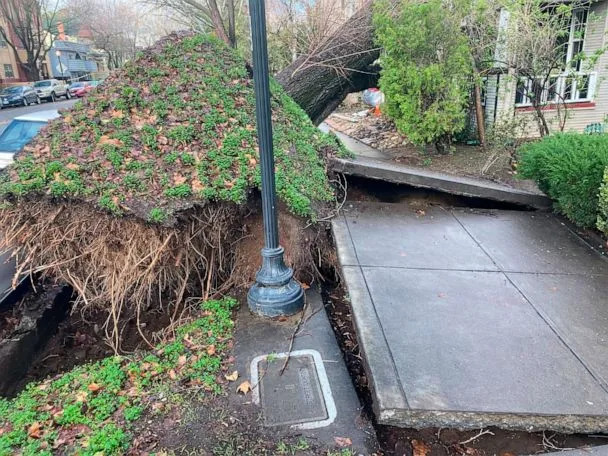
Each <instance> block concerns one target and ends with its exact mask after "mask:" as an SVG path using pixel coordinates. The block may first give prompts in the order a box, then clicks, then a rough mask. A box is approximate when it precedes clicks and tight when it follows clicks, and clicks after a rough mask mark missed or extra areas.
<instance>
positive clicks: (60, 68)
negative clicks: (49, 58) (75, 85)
mask: <svg viewBox="0 0 608 456" xmlns="http://www.w3.org/2000/svg"><path fill="white" fill-rule="evenodd" d="M55 55H56V56H57V60H59V71H61V77H62V78H63V62H62V61H61V51H60V50H57V51H55Z"/></svg>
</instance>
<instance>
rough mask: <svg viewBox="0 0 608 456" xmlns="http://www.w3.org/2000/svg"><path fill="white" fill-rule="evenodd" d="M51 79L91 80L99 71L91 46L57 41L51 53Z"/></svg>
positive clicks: (49, 54)
mask: <svg viewBox="0 0 608 456" xmlns="http://www.w3.org/2000/svg"><path fill="white" fill-rule="evenodd" d="M48 56H49V61H50V72H51V77H53V78H57V79H69V80H80V79H85V80H88V79H91V74H92V73H96V72H97V71H98V66H97V62H96V60H95V59H94V58H93V56H92V49H91V46H90V45H88V44H85V43H76V42H72V41H67V40H55V41H54V43H53V47H52V48H51V49H50V51H49V53H48Z"/></svg>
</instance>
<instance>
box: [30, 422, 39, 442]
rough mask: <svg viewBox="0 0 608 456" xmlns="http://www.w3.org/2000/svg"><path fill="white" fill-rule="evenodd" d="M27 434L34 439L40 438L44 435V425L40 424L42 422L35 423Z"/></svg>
mask: <svg viewBox="0 0 608 456" xmlns="http://www.w3.org/2000/svg"><path fill="white" fill-rule="evenodd" d="M27 436H28V437H30V438H32V439H39V438H40V437H41V436H42V426H41V425H40V423H38V422H36V423H33V424H32V425H31V426H30V427H29V428H28V429H27Z"/></svg>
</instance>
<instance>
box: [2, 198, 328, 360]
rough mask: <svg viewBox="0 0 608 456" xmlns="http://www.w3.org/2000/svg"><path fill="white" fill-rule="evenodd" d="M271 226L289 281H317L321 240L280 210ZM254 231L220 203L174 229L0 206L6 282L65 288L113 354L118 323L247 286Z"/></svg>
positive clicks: (238, 212) (53, 207)
mask: <svg viewBox="0 0 608 456" xmlns="http://www.w3.org/2000/svg"><path fill="white" fill-rule="evenodd" d="M249 206H250V207H253V206H254V204H251V205H249ZM280 220H281V222H282V223H281V225H280V237H281V242H282V243H283V244H284V245H285V246H286V247H287V252H286V261H287V263H288V264H289V265H290V266H292V267H293V268H294V270H295V272H296V277H297V278H298V279H299V280H301V281H302V282H306V283H310V282H311V281H314V280H315V279H318V278H319V277H320V276H321V272H320V270H321V268H322V267H323V266H324V265H327V264H330V265H333V264H334V263H335V260H334V258H333V256H332V250H331V249H330V248H329V245H328V237H327V233H326V232H325V230H323V229H319V228H318V227H317V226H308V227H306V226H305V225H304V223H305V222H304V220H303V219H301V218H299V217H294V216H292V215H290V214H287V213H284V212H283V213H281V215H280ZM262 230H263V225H262V222H261V216H260V214H259V213H257V212H255V210H253V211H252V210H250V209H249V208H248V207H247V206H237V205H235V204H225V203H224V204H209V205H207V206H204V207H195V208H192V209H190V210H188V211H187V212H186V213H183V214H180V218H179V222H178V223H177V224H176V225H175V226H174V227H163V226H160V225H156V224H151V223H146V222H142V221H141V220H139V219H136V218H133V217H130V218H127V217H122V218H121V217H114V216H111V215H109V214H106V213H103V212H101V211H98V210H96V209H94V208H91V207H86V205H84V204H73V203H63V204H52V203H49V202H46V201H22V202H21V203H19V204H15V205H5V206H4V207H3V208H2V209H0V232H2V233H3V234H4V238H3V239H2V241H1V242H0V250H6V249H8V248H10V249H14V250H12V254H13V256H14V257H15V259H16V261H17V268H18V272H17V275H16V276H15V280H16V279H17V278H18V277H20V276H23V275H27V274H36V273H42V274H43V276H45V277H52V278H55V279H56V280H59V281H63V282H67V283H69V284H70V285H72V286H73V287H74V289H75V290H76V291H77V292H78V293H77V298H76V301H75V303H74V306H73V311H81V312H83V313H86V312H87V311H92V310H94V311H97V310H103V311H106V312H107V319H106V322H105V325H104V329H105V332H106V338H107V341H108V343H109V344H110V345H111V346H112V347H113V348H114V350H116V351H118V350H119V348H120V339H121V334H122V332H123V330H124V327H125V326H126V324H127V322H128V321H129V320H130V319H133V318H135V319H136V321H137V323H138V324H137V327H138V328H139V320H140V316H141V313H142V312H145V311H147V310H149V309H150V308H152V307H153V308H155V309H160V310H162V311H163V312H166V313H168V314H169V315H170V321H172V322H175V321H179V320H180V319H181V317H182V316H183V315H184V314H185V313H187V312H188V306H187V304H185V303H186V302H187V300H186V299H185V298H186V297H197V298H198V297H202V298H204V299H207V298H209V297H214V296H218V295H221V294H222V293H224V292H226V291H228V290H229V289H231V288H234V287H236V288H239V289H243V288H245V287H246V286H248V285H250V284H251V283H252V282H253V280H254V279H255V273H256V272H257V270H258V268H259V266H260V261H261V256H260V248H261V247H262V245H263V231H262ZM141 336H142V338H143V339H144V340H146V339H145V336H144V334H143V333H141ZM146 342H148V343H149V344H150V343H151V342H154V341H148V340H146Z"/></svg>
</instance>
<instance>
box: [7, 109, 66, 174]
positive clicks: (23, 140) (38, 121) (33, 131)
mask: <svg viewBox="0 0 608 456" xmlns="http://www.w3.org/2000/svg"><path fill="white" fill-rule="evenodd" d="M58 117H59V112H58V111H57V110H56V109H51V110H49V111H38V112H32V113H30V114H25V115H23V116H19V117H15V118H14V119H13V120H12V121H11V122H10V123H9V124H8V125H7V127H6V128H5V129H4V130H3V131H2V133H0V169H2V168H6V167H7V166H8V165H10V164H11V163H12V162H13V156H14V155H15V154H16V153H17V152H19V151H20V150H21V149H23V147H24V146H25V145H26V144H27V143H29V142H30V141H31V140H32V139H33V138H34V136H36V135H37V134H38V132H39V131H40V129H41V128H42V127H44V126H45V125H46V124H48V123H49V122H50V121H51V120H53V119H57V118H58Z"/></svg>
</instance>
